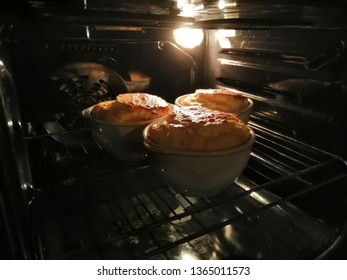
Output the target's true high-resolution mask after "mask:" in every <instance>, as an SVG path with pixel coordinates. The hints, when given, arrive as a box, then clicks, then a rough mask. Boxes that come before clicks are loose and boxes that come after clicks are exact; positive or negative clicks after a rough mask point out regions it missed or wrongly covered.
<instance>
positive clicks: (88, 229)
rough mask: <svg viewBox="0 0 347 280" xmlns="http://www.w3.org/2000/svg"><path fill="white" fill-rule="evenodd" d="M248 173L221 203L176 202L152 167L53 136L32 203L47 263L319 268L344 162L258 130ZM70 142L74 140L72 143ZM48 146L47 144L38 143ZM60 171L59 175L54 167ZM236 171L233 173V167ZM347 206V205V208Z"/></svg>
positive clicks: (333, 234) (335, 216)
mask: <svg viewBox="0 0 347 280" xmlns="http://www.w3.org/2000/svg"><path fill="white" fill-rule="evenodd" d="M250 126H251V127H252V128H253V130H254V131H255V133H256V142H255V144H254V148H253V150H252V155H251V158H250V160H249V163H248V166H247V167H246V169H245V170H244V172H243V174H242V175H241V176H240V177H239V178H238V179H237V180H236V181H235V182H234V183H233V184H232V185H230V186H229V187H227V188H226V189H225V190H224V191H223V192H222V193H221V194H218V195H216V196H213V197H209V198H204V199H198V198H194V197H186V196H183V195H180V194H178V193H176V192H175V191H174V190H173V189H171V188H170V185H168V184H166V183H165V182H163V181H161V180H160V179H159V178H158V177H157V176H156V174H155V173H154V172H153V171H152V169H151V167H150V165H149V162H147V161H143V162H136V163H124V162H123V163H122V162H120V161H118V160H117V159H115V158H113V157H112V156H111V155H109V154H108V153H107V152H105V151H103V150H101V148H100V147H98V146H97V144H96V143H95V142H93V140H92V137H91V135H90V131H89V130H88V129H86V130H81V131H77V132H70V133H75V134H83V138H84V139H89V140H90V141H89V142H88V143H87V144H86V143H84V144H81V145H80V146H69V145H64V143H59V142H57V141H55V140H54V139H53V138H52V137H51V136H49V135H46V136H44V135H41V136H36V137H33V136H31V137H27V142H28V144H29V146H35V145H44V146H46V151H45V152H44V154H45V157H47V158H46V160H47V163H48V162H51V164H43V166H41V168H43V169H45V170H42V171H43V172H46V173H47V174H49V177H50V182H51V183H50V184H51V185H47V182H48V181H45V180H43V181H44V182H45V184H46V185H45V186H44V185H43V186H42V188H43V190H42V191H41V192H39V193H38V194H37V196H36V199H35V200H34V201H33V203H32V204H31V213H32V218H33V220H34V221H36V223H37V225H38V231H39V232H38V235H37V236H38V237H39V238H38V240H37V246H38V248H40V250H38V251H39V252H40V254H41V255H40V256H38V257H39V258H45V259H46V258H47V259H186V258H188V259H189V258H192V259H224V258H242V259H248V258H249V259H312V258H317V257H319V255H321V254H322V253H323V252H324V251H325V250H326V249H328V248H329V247H330V246H331V244H332V243H333V242H334V240H335V239H336V238H337V236H338V235H339V231H340V230H341V229H340V228H339V225H341V221H343V218H344V216H345V214H346V206H345V205H343V203H339V202H338V201H336V195H339V196H340V195H346V193H345V192H343V191H341V188H342V187H341V186H343V185H345V184H346V182H347V168H346V164H345V162H343V161H342V160H341V159H340V158H338V157H336V156H333V155H331V154H328V153H326V152H323V151H321V150H319V149H316V148H314V147H311V146H308V145H305V144H303V143H301V142H298V141H296V140H293V139H291V138H288V137H286V136H283V135H281V134H279V133H276V132H274V131H271V130H268V129H266V128H264V127H262V126H260V125H257V124H256V123H255V122H254V120H253V121H252V122H251V123H250ZM70 136H71V135H70ZM38 143H40V144H38ZM49 165H51V166H49ZM230 168H232V167H230ZM342 201H343V199H341V202H342Z"/></svg>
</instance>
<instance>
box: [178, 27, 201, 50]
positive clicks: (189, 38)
mask: <svg viewBox="0 0 347 280" xmlns="http://www.w3.org/2000/svg"><path fill="white" fill-rule="evenodd" d="M173 35H174V38H175V41H176V43H177V44H179V45H180V46H182V47H184V48H188V49H192V48H195V47H196V46H199V45H200V44H201V42H202V40H203V39H204V32H203V31H202V29H195V28H178V29H175V30H174V31H173Z"/></svg>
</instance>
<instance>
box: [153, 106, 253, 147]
mask: <svg viewBox="0 0 347 280" xmlns="http://www.w3.org/2000/svg"><path fill="white" fill-rule="evenodd" d="M147 136H148V137H149V139H150V140H151V141H153V142H154V143H156V144H159V145H161V146H164V147H167V148H170V149H177V150H188V151H218V150H224V149H229V148H234V147H237V146H240V145H242V144H244V143H245V142H247V140H249V139H250V137H251V132H250V129H249V128H248V127H247V126H246V125H245V124H244V123H243V122H242V121H241V120H240V119H238V118H237V117H236V116H235V115H234V114H230V113H224V112H219V111H213V110H210V109H208V108H204V107H199V106H187V107H177V108H175V110H174V111H173V112H171V113H170V114H169V115H167V116H166V117H165V118H164V119H163V120H162V121H160V122H157V123H155V124H153V125H151V126H150V127H149V129H148V135H147Z"/></svg>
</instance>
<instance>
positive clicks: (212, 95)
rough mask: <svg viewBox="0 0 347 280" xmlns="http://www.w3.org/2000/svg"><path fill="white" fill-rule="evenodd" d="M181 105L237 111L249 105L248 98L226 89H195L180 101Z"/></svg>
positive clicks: (228, 111) (230, 111) (229, 111)
mask: <svg viewBox="0 0 347 280" xmlns="http://www.w3.org/2000/svg"><path fill="white" fill-rule="evenodd" d="M181 105H183V106H204V107H207V108H210V109H212V110H218V111H222V112H227V113H237V112H239V111H240V110H242V109H244V108H246V107H247V106H248V105H249V101H248V98H247V97H245V96H244V95H242V94H241V93H239V92H237V91H232V90H226V89H197V90H196V91H195V93H193V94H190V95H188V96H187V97H186V98H184V99H183V100H182V101H181Z"/></svg>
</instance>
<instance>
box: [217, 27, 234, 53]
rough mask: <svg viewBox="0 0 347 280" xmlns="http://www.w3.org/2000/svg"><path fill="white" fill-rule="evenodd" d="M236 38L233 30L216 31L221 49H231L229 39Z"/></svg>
mask: <svg viewBox="0 0 347 280" xmlns="http://www.w3.org/2000/svg"><path fill="white" fill-rule="evenodd" d="M235 36H236V31H235V30H234V29H220V30H218V31H217V40H218V43H219V46H220V47H221V48H222V49H230V48H231V47H232V45H231V42H230V39H229V38H232V37H235Z"/></svg>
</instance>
